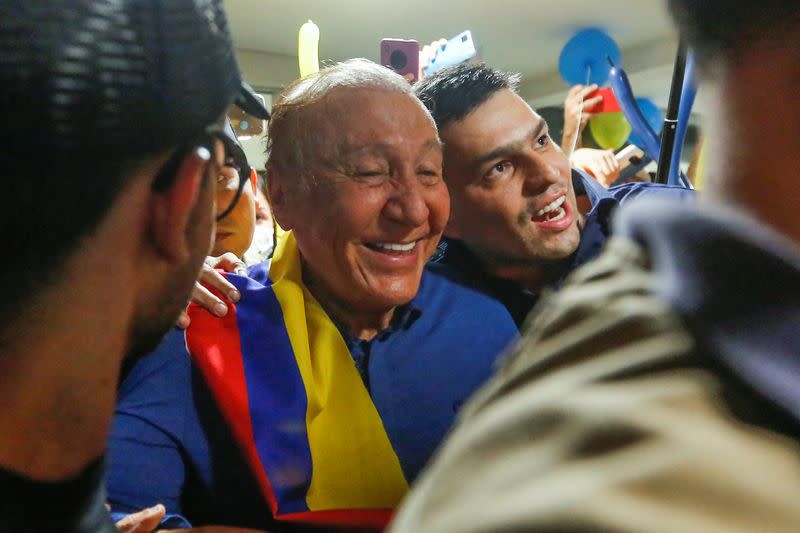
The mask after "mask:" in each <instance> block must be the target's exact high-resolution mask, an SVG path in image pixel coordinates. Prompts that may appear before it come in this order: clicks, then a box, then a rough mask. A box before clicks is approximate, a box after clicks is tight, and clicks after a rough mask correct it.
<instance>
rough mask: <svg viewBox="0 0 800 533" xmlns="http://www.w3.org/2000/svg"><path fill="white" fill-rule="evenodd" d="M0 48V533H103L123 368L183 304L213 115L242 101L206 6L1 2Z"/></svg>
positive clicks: (212, 166) (208, 230)
mask: <svg viewBox="0 0 800 533" xmlns="http://www.w3.org/2000/svg"><path fill="white" fill-rule="evenodd" d="M176 26H178V27H179V29H180V31H174V29H175V27H176ZM167 31H168V32H169V33H167ZM0 49H2V50H3V53H2V54H0V113H1V114H2V116H3V119H4V122H3V127H2V130H1V131H2V134H1V135H2V143H3V147H4V149H3V150H2V152H1V153H0V162H1V163H2V164H0V168H1V169H2V173H3V194H4V198H6V199H7V200H8V201H9V202H11V203H12V204H13V207H12V208H9V209H5V210H3V214H2V215H0V217H2V223H0V228H2V237H3V243H4V244H5V245H6V246H8V250H9V251H10V253H11V254H12V255H13V256H14V257H15V261H10V262H8V263H7V264H6V265H5V266H4V270H3V276H2V278H0V283H1V285H0V287H1V288H2V293H3V296H4V297H3V303H2V304H0V316H2V319H3V320H2V327H1V329H0V375H2V379H0V401H2V405H3V408H2V410H0V493H2V495H3V497H2V499H0V521H1V522H2V526H0V529H3V530H4V531H14V532H17V531H59V532H68V533H72V532H76V533H78V532H79V533H93V532H112V531H116V529H115V527H114V524H113V523H112V521H111V518H110V517H109V514H108V511H106V509H105V508H104V500H105V494H104V490H103V484H102V478H103V469H104V463H105V461H104V454H105V450H106V438H107V434H108V428H109V425H110V423H111V417H112V411H113V409H114V403H115V399H116V387H117V384H118V382H119V376H120V367H121V365H122V364H123V362H124V361H125V362H128V363H130V362H132V361H134V360H136V359H138V358H140V357H141V356H142V355H144V354H145V353H147V352H149V351H150V350H152V349H153V347H154V346H156V345H158V342H159V341H160V339H161V338H162V337H163V335H164V333H165V332H166V331H167V330H168V329H169V328H170V327H171V325H172V324H173V323H174V321H175V318H176V316H177V315H178V312H179V311H180V309H181V307H182V306H183V305H184V304H185V301H186V298H187V296H188V295H189V291H190V288H191V286H192V283H193V282H194V279H195V278H196V276H197V273H198V270H199V268H200V265H201V263H202V260H203V257H204V256H205V255H207V254H208V251H209V247H210V243H211V237H212V234H213V227H214V194H213V178H214V176H215V175H216V173H217V172H218V171H219V168H220V167H221V165H222V164H223V163H224V158H225V141H224V139H223V138H222V135H221V133H220V126H221V118H222V116H223V113H224V110H225V108H226V107H227V106H228V105H230V104H231V103H232V102H233V101H234V99H236V98H241V97H252V94H245V93H243V92H242V91H243V87H242V82H241V76H240V74H239V70H238V66H237V64H236V60H235V58H234V55H233V47H232V44H231V40H230V35H229V33H228V28H227V23H226V18H225V14H224V12H223V9H222V5H221V2H217V1H208V2H206V3H204V5H203V6H202V9H200V7H199V6H198V4H197V3H196V2H192V1H188V0H174V1H170V2H169V3H168V4H167V3H158V4H153V3H145V4H142V3H138V2H105V1H101V0H97V1H93V0H84V1H69V2H56V3H53V2H31V1H24V2H23V1H7V2H3V3H1V4H0ZM151 65H158V66H159V69H158V71H159V74H160V75H158V76H153V75H151V71H150V68H149V67H150V66H151ZM187 87H190V88H192V89H191V90H187ZM154 94H158V95H161V96H162V98H153V95H154ZM246 101H249V102H250V104H252V101H251V100H246ZM249 107H250V110H251V111H252V112H253V113H255V114H256V115H259V116H263V117H265V118H266V117H267V116H268V115H267V113H266V110H265V109H263V108H261V109H260V110H257V109H254V108H253V107H252V105H250V106H249ZM155 132H157V134H156V133H155ZM87 154H91V162H90V163H88V164H87V159H86V155H87ZM43 191H45V193H44V194H43ZM42 213H43V215H42ZM34 214H35V215H34ZM134 511H138V509H135V510H134ZM161 511H162V510H161V509H160V508H157V507H156V508H155V509H152V510H151V511H148V512H146V513H145V515H144V516H140V517H139V518H140V519H142V520H145V522H146V519H147V517H148V516H150V515H151V514H153V513H155V514H156V515H158V514H160V512H161ZM123 525H124V524H123ZM145 525H148V524H146V523H145Z"/></svg>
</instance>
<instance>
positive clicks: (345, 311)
mask: <svg viewBox="0 0 800 533" xmlns="http://www.w3.org/2000/svg"><path fill="white" fill-rule="evenodd" d="M303 281H304V283H305V285H306V287H307V288H308V290H309V292H310V293H311V294H312V295H314V298H316V299H317V301H318V302H319V304H320V305H321V306H322V308H323V309H325V312H326V313H327V314H328V316H330V317H331V319H333V321H334V322H336V323H337V324H340V325H341V326H343V327H344V329H345V331H347V333H348V335H350V336H351V337H353V338H356V339H362V340H372V339H373V338H375V336H376V335H377V334H378V333H380V332H381V331H383V330H384V329H386V328H388V327H389V325H390V324H391V322H392V317H394V312H395V309H396V308H395V307H392V308H390V309H382V310H366V311H365V310H363V309H359V308H358V307H357V306H354V305H353V304H351V303H350V302H347V301H345V300H344V299H342V298H340V297H339V296H337V295H336V294H335V293H334V292H333V291H331V290H330V289H329V288H328V286H327V285H326V284H325V283H324V282H323V281H322V280H321V279H319V277H318V276H315V275H314V274H313V272H311V270H310V269H309V268H307V265H306V264H305V262H303Z"/></svg>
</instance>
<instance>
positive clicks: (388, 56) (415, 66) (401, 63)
mask: <svg viewBox="0 0 800 533" xmlns="http://www.w3.org/2000/svg"><path fill="white" fill-rule="evenodd" d="M381 65H383V66H385V67H389V68H390V69H392V70H394V71H395V72H397V73H398V74H400V75H401V76H403V77H405V78H406V79H408V80H409V81H410V82H411V83H414V82H415V81H417V79H418V78H419V43H418V42H417V41H414V40H405V39H382V40H381Z"/></svg>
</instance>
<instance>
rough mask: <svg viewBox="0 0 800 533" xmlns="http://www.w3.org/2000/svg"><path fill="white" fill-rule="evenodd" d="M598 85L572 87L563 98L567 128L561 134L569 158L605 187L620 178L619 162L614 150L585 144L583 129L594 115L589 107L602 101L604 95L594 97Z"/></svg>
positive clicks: (574, 164)
mask: <svg viewBox="0 0 800 533" xmlns="http://www.w3.org/2000/svg"><path fill="white" fill-rule="evenodd" d="M597 89H598V87H597V85H588V86H584V85H575V86H573V87H571V88H570V90H569V92H568V93H567V97H566V99H565V100H564V129H563V132H562V135H561V149H562V150H563V151H564V153H565V154H566V155H567V157H569V161H570V163H571V164H572V166H573V167H575V168H580V169H581V170H585V171H586V172H588V173H589V175H590V176H592V177H593V178H594V179H596V180H597V181H598V182H599V183H600V184H601V185H603V187H606V188H608V187H610V186H611V185H613V184H614V182H615V181H616V180H617V178H619V174H620V172H621V170H622V169H621V168H620V164H619V161H617V159H616V158H615V157H614V151H613V150H599V149H596V148H584V147H583V130H584V129H586V125H587V124H588V123H589V120H591V119H592V117H594V114H593V113H592V112H590V111H589V110H590V109H592V108H593V107H594V106H596V105H598V104H600V103H602V102H603V96H602V95H600V94H598V95H595V96H591V95H592V93H593V92H595V91H596V90H597Z"/></svg>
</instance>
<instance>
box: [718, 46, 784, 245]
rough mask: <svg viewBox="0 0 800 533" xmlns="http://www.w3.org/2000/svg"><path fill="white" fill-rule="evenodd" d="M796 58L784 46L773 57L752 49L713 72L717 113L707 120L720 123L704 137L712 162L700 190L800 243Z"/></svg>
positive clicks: (769, 51)
mask: <svg viewBox="0 0 800 533" xmlns="http://www.w3.org/2000/svg"><path fill="white" fill-rule="evenodd" d="M790 50H791V53H788V51H790ZM798 59H800V53H798V52H797V51H796V50H795V49H794V48H792V46H790V45H788V44H787V47H786V48H785V49H782V50H780V51H776V50H774V49H771V48H769V47H768V46H766V45H762V46H755V47H753V49H752V50H749V51H742V52H741V54H740V56H739V57H738V58H737V61H736V62H735V64H734V63H733V62H731V64H730V65H729V66H728V68H727V69H726V70H724V71H722V72H720V73H718V75H720V79H719V83H718V84H717V89H718V94H717V95H715V96H717V97H718V98H719V99H720V100H719V101H716V103H715V105H716V106H717V107H718V109H715V111H717V113H716V114H714V115H710V116H716V117H721V118H722V119H724V120H722V121H721V127H719V126H718V129H717V131H712V133H713V135H709V139H711V140H712V141H713V142H712V143H710V146H709V150H708V153H709V155H710V156H714V157H712V158H710V159H709V163H708V165H707V169H706V174H707V176H708V178H709V179H708V180H707V183H708V187H707V191H704V192H706V195H707V196H709V197H713V198H715V199H719V200H721V201H723V202H725V203H728V204H730V205H732V206H733V207H734V208H735V209H745V210H747V211H750V212H751V213H752V214H753V215H755V216H756V217H758V218H759V219H760V220H762V221H763V222H764V223H766V224H768V225H770V226H772V227H773V229H775V230H777V231H779V232H780V233H782V234H784V235H786V236H787V237H789V238H791V239H793V240H794V241H795V242H800V217H798V215H797V205H796V204H797V198H798V196H800V181H798V179H797V178H796V176H797V166H798V157H799V156H798V154H800V141H798V136H797V131H798V126H797V125H798V123H800V111H798V108H797V105H796V103H795V100H796V98H795V97H794V94H795V93H796V91H797V83H798V81H800V67H799V66H798ZM712 100H716V99H712ZM715 122H716V121H715ZM742 139H747V141H745V142H742ZM723 154H724V155H723Z"/></svg>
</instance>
